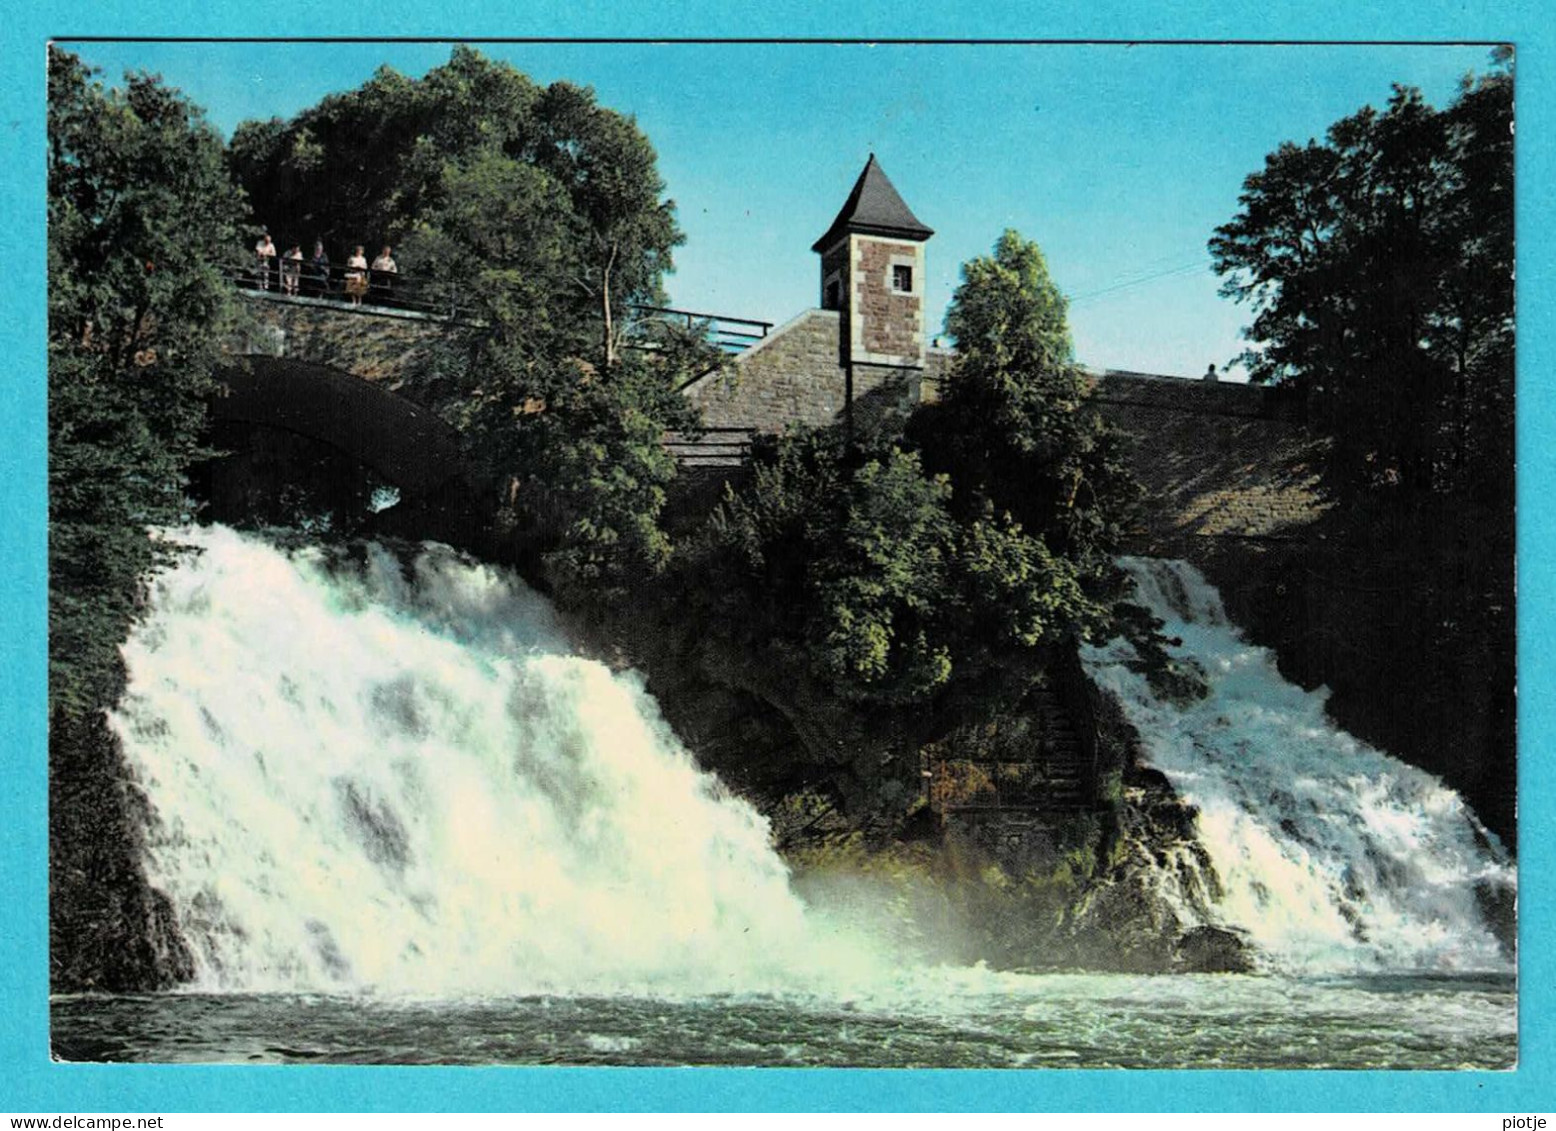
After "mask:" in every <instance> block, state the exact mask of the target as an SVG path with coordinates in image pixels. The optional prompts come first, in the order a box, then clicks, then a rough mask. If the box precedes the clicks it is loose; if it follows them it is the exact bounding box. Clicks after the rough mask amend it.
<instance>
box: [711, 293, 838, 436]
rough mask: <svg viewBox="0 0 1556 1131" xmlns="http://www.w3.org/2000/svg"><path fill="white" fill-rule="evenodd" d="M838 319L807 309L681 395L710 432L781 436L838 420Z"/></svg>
mask: <svg viewBox="0 0 1556 1131" xmlns="http://www.w3.org/2000/svg"><path fill="white" fill-rule="evenodd" d="M838 333H839V314H838V312H837V311H835V310H807V311H806V312H805V313H803V314H801V315H800V316H799V317H798V318H795V319H793V320H792V321H790V322H788V323H785V324H784V325H783V326H780V327H779V328H778V329H777V330H775V331H773V332H772V333H771V334H769V335H768V336H767V337H766V338H764V339H763V340H762V341H761V342H759V343H758V344H757V345H755V346H753V347H752V348H751V349H749V350H747V351H746V352H745V353H743V354H741V355H740V356H739V357H738V358H736V359H735V360H734V362H733V363H731V364H730V365H729V366H728V367H726V369H724V370H722V371H719V372H714V373H709V374H705V375H704V376H702V377H699V378H697V379H696V380H695V381H692V382H691V383H690V384H688V385H687V386H686V387H685V388H684V389H683V392H684V393H685V395H686V397H687V398H688V399H689V400H690V401H691V402H692V403H693V404H695V405H697V406H698V407H699V408H701V409H702V414H703V423H704V424H706V425H708V426H709V427H710V428H754V429H756V430H757V431H759V432H781V431H783V429H784V427H785V426H786V425H788V424H808V425H813V426H815V427H826V426H827V425H830V424H835V423H837V422H838V420H840V419H841V418H842V412H843V403H844V394H845V391H846V388H847V375H846V373H845V371H844V369H843V367H842V366H841V365H840V364H839V363H838Z"/></svg>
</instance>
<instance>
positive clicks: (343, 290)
mask: <svg viewBox="0 0 1556 1131" xmlns="http://www.w3.org/2000/svg"><path fill="white" fill-rule="evenodd" d="M226 274H227V277H228V279H229V280H230V281H231V282H232V283H233V285H234V286H236V287H238V288H239V289H240V290H246V291H253V292H257V293H261V294H269V295H274V296H276V297H279V298H286V299H311V300H313V301H315V302H328V303H332V304H337V305H340V306H342V307H346V308H348V309H354V308H359V307H372V308H375V309H377V310H394V311H407V312H411V313H415V314H420V315H424V316H428V317H437V318H448V319H458V318H459V317H460V315H461V304H460V296H459V292H458V288H457V286H455V285H454V284H451V283H449V282H445V281H443V280H431V279H427V278H422V277H417V276H415V275H404V274H401V273H399V272H398V271H375V270H373V269H372V268H371V267H368V268H366V269H365V270H364V269H363V268H360V267H351V266H348V265H347V264H344V263H329V262H318V261H315V260H313V259H312V258H305V259H288V258H286V257H285V256H275V257H273V258H267V259H263V260H262V259H260V258H259V257H257V256H256V257H255V258H253V259H251V260H249V261H248V262H247V263H233V264H228V265H227V267H226Z"/></svg>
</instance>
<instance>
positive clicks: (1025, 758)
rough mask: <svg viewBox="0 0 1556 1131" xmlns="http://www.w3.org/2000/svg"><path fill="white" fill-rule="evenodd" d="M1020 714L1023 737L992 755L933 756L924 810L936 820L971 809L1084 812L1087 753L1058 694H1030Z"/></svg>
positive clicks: (1088, 796)
mask: <svg viewBox="0 0 1556 1131" xmlns="http://www.w3.org/2000/svg"><path fill="white" fill-rule="evenodd" d="M1022 715H1023V716H1024V718H1025V720H1026V721H1027V723H1028V725H1029V728H1030V729H1029V730H1028V732H1027V733H1025V734H1023V735H1022V736H1021V737H1020V739H1019V740H1018V741H1013V742H1010V744H1009V745H1007V746H1005V748H1004V749H1001V750H998V752H997V753H995V752H991V754H990V755H989V756H988V757H979V758H954V757H952V758H938V759H934V760H932V761H931V763H930V765H929V767H928V769H929V799H930V806H931V807H932V808H933V809H934V810H935V811H936V812H938V813H939V814H941V816H942V817H945V816H948V815H950V814H954V813H963V812H969V811H973V810H982V811H1001V812H1028V813H1068V812H1075V811H1077V810H1082V809H1087V808H1090V806H1091V805H1092V803H1093V801H1094V798H1093V796H1092V782H1091V776H1092V775H1091V766H1090V755H1089V753H1088V751H1087V748H1086V744H1085V742H1084V741H1083V739H1082V736H1081V734H1080V731H1079V725H1078V723H1077V721H1076V719H1075V717H1074V715H1073V713H1072V712H1071V710H1070V709H1069V708H1068V707H1067V706H1066V705H1065V703H1064V701H1063V699H1062V698H1061V697H1060V695H1059V694H1058V693H1057V692H1055V691H1052V690H1047V689H1040V690H1035V691H1033V692H1031V693H1030V694H1029V695H1028V697H1027V700H1026V702H1025V704H1024V705H1023V709H1022Z"/></svg>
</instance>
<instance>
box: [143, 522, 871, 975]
mask: <svg viewBox="0 0 1556 1131" xmlns="http://www.w3.org/2000/svg"><path fill="white" fill-rule="evenodd" d="M167 536H168V537H172V538H174V539H175V540H176V541H178V542H179V543H182V544H184V545H187V546H189V547H190V548H191V551H192V552H191V553H190V554H189V555H187V556H186V557H185V559H184V560H183V561H182V562H181V563H180V564H179V565H178V567H177V568H175V569H173V570H170V571H168V572H166V573H163V574H162V575H160V576H158V577H157V578H156V579H155V582H154V587H153V593H152V600H151V606H150V613H149V615H148V617H147V618H146V620H145V621H144V622H143V623H142V624H141V625H140V626H139V627H138V628H137V629H136V631H135V632H134V634H133V635H132V637H131V639H130V640H129V642H128V643H127V645H126V646H125V658H126V662H127V665H128V668H129V690H128V692H127V694H126V697H125V699H124V700H123V702H122V704H121V706H120V707H119V709H118V710H117V712H116V713H115V715H114V718H113V724H114V726H115V727H116V729H117V731H118V733H119V735H120V737H121V739H122V741H123V743H124V748H125V751H126V754H127V757H128V758H129V761H130V764H131V766H132V767H133V770H134V772H135V775H136V777H137V779H138V782H139V785H140V786H141V787H142V789H143V790H144V792H145V795H146V797H147V801H148V809H149V812H150V821H149V830H148V841H149V843H148V858H147V861H146V864H147V869H148V873H149V878H150V880H151V882H152V884H153V885H154V886H156V887H157V888H159V889H161V890H162V891H164V892H166V893H167V895H168V896H169V897H170V899H171V900H172V902H173V905H174V908H175V910H176V913H177V916H178V921H179V924H180V929H181V930H182V931H183V933H184V935H185V937H186V939H187V941H188V942H189V944H190V945H191V947H192V948H193V950H194V952H195V956H196V962H197V967H198V979H197V983H196V984H197V986H198V987H200V988H208V989H243V990H268V989H288V990H311V989H330V990H338V989H345V990H379V991H388V992H411V993H442V994H446V993H456V994H457V993H463V992H494V991H497V992H505V993H523V992H548V991H573V992H588V991H591V990H600V991H603V990H631V989H637V990H640V991H642V990H653V991H655V992H662V991H665V990H672V991H682V990H696V991H712V990H720V989H730V988H741V989H749V988H752V987H764V986H788V985H792V984H793V982H794V979H795V977H796V975H795V970H796V968H799V969H802V970H804V969H812V970H815V969H820V968H822V967H825V966H827V965H828V964H829V963H830V964H832V965H833V966H834V967H835V966H837V965H838V964H840V963H844V962H846V961H848V960H849V957H848V947H847V946H845V945H843V944H841V943H840V942H839V940H837V939H830V940H824V939H820V938H818V936H817V932H816V930H815V929H814V928H813V926H812V925H810V924H808V923H807V922H806V916H805V912H804V909H803V907H802V905H801V904H800V902H799V901H798V900H797V898H796V897H795V896H794V895H793V894H792V893H791V892H790V890H789V886H788V876H787V872H786V869H785V867H784V865H783V863H782V862H781V861H780V860H779V858H778V857H777V856H776V855H775V854H774V853H773V851H772V850H771V848H770V847H769V844H768V828H767V825H766V823H765V822H764V821H763V819H762V818H761V817H760V816H759V815H758V814H757V813H756V812H755V811H754V810H753V809H752V808H751V807H750V806H748V805H747V804H745V803H744V802H742V801H739V800H737V799H735V798H733V797H731V796H729V795H728V794H727V793H726V792H725V791H724V790H723V788H722V787H721V786H720V785H719V783H718V782H717V781H716V780H715V779H714V778H712V777H711V776H709V775H707V774H705V773H703V772H702V771H700V770H699V769H698V768H697V766H696V765H695V764H694V762H693V760H692V759H691V757H690V756H689V755H688V754H687V752H686V751H685V750H684V749H683V748H682V747H681V746H680V745H679V743H678V742H677V741H676V739H675V738H674V736H673V735H672V734H671V732H670V730H669V728H668V727H667V726H666V724H665V723H664V722H663V720H662V719H661V718H660V716H659V713H658V711H657V708H656V707H655V705H654V703H653V701H652V699H651V698H650V697H649V696H648V695H647V694H645V692H644V689H643V686H642V683H641V681H640V679H639V678H638V677H636V676H635V675H633V674H630V673H627V674H617V673H612V672H611V671H609V670H608V669H607V668H605V667H604V666H602V665H601V664H599V663H596V662H593V661H591V660H587V659H584V658H581V657H579V656H577V655H576V654H574V652H573V649H572V648H571V647H570V646H569V644H568V642H567V638H566V633H565V632H564V630H563V628H562V626H561V625H560V624H559V623H558V621H557V619H556V617H555V615H554V614H553V613H552V612H551V610H550V608H549V606H548V605H547V604H546V603H545V602H544V601H543V600H542V599H541V598H540V597H538V596H537V595H536V594H534V593H533V592H532V591H530V590H529V589H528V588H527V587H525V586H524V585H523V583H522V582H520V581H518V580H517V579H516V578H514V577H512V576H511V575H508V574H506V573H504V572H502V571H499V570H495V569H492V568H489V567H485V566H481V565H476V564H472V563H470V562H469V561H468V560H466V559H463V558H461V557H460V556H459V555H457V554H455V553H454V552H453V551H450V550H448V549H447V548H443V547H437V546H430V545H429V546H426V547H422V548H421V549H420V550H419V552H417V553H416V554H415V555H414V559H413V560H410V561H406V562H402V559H401V557H400V556H397V555H395V554H393V553H391V552H390V551H389V550H386V549H384V548H382V547H379V546H375V545H370V546H367V547H366V548H364V549H363V550H361V551H360V552H358V553H356V554H354V555H348V554H345V553H344V552H342V551H335V552H334V553H333V554H331V553H329V552H326V551H324V550H321V549H316V548H315V549H304V550H294V551H290V552H288V551H283V550H281V549H278V548H276V547H275V546H272V545H270V544H267V543H266V542H265V541H263V540H261V539H259V538H257V537H253V536H248V535H241V534H238V533H236V532H234V531H231V530H228V529H225V528H222V527H209V528H198V529H185V530H179V531H175V532H171V533H170V534H168V535H167Z"/></svg>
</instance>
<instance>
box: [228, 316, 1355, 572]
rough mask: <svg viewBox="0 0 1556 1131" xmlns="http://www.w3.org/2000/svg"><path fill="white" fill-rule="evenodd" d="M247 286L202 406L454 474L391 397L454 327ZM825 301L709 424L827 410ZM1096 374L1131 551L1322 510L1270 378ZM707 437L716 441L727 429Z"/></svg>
mask: <svg viewBox="0 0 1556 1131" xmlns="http://www.w3.org/2000/svg"><path fill="white" fill-rule="evenodd" d="M247 297H248V298H249V301H250V305H251V307H252V309H253V312H254V314H255V315H256V321H257V329H256V330H255V332H253V333H252V334H251V335H250V336H249V337H248V338H247V339H246V340H244V341H241V342H235V343H233V347H232V349H231V353H232V354H233V363H232V365H230V366H229V367H228V369H227V371H226V372H225V374H224V377H223V384H224V385H225V386H226V395H225V396H222V397H219V398H217V400H216V401H215V402H214V404H213V415H214V416H215V417H216V419H218V420H229V421H244V422H250V423H256V424H263V425H266V426H270V427H275V428H279V429H283V430H286V431H290V432H295V433H298V434H301V435H304V436H307V437H310V438H311V439H314V440H318V441H322V442H325V443H329V444H331V445H333V446H335V447H337V448H338V449H340V450H341V451H343V452H345V453H346V454H348V455H349V456H350V457H351V458H353V459H356V460H357V461H359V462H360V463H362V464H363V465H364V466H366V467H368V468H370V469H372V470H373V471H374V473H375V474H377V475H379V476H381V477H382V478H383V479H385V480H386V481H388V482H390V483H393V484H394V485H395V486H396V487H398V488H400V490H401V491H402V493H404V494H407V495H410V496H415V497H422V496H431V495H436V494H438V493H440V492H444V491H448V490H450V489H454V490H459V489H463V487H464V486H465V485H467V483H468V477H467V474H466V472H465V469H464V468H463V466H462V465H461V463H460V458H459V444H458V437H457V435H456V434H455V433H454V431H453V429H451V428H449V427H448V426H447V425H445V424H443V423H442V421H440V420H439V419H438V418H437V417H436V416H434V415H433V414H432V413H430V412H428V411H427V410H425V409H423V408H420V407H419V406H417V405H415V404H413V403H411V402H410V401H409V400H408V399H406V398H404V397H401V396H397V395H395V394H396V391H397V390H398V389H399V388H400V387H401V385H402V384H403V382H404V381H405V379H406V377H407V375H408V374H409V373H410V372H411V371H412V370H413V369H414V367H415V366H417V365H418V364H419V363H421V362H422V361H423V360H425V359H426V357H427V356H428V353H429V351H430V350H431V348H432V347H433V345H434V343H435V342H436V341H437V340H438V339H439V338H441V337H443V336H446V335H448V334H457V333H459V332H461V331H460V329H459V328H458V327H457V326H450V325H449V324H447V323H445V322H443V321H441V320H438V319H432V318H427V317H425V316H420V315H415V314H408V313H395V312H377V313H360V312H355V311H352V310H349V309H346V308H343V307H341V306H339V305H337V304H332V303H327V302H309V301H308V300H285V299H280V298H278V297H275V296H269V295H255V294H253V293H252V292H249V293H248V295H247ZM828 313H829V312H826V311H812V312H810V314H809V315H808V316H807V315H802V316H801V317H800V318H798V319H796V320H795V321H794V322H791V323H790V324H788V325H787V326H784V327H781V328H780V329H779V330H778V331H777V332H776V333H774V334H773V335H770V336H769V337H768V338H766V339H765V340H763V341H762V342H761V348H760V349H753V350H751V351H749V358H747V357H744V356H741V357H737V358H736V360H735V364H734V366H733V367H732V369H733V375H732V377H730V378H728V379H720V380H719V382H718V392H717V394H716V395H710V390H709V389H708V388H706V387H705V386H704V385H702V384H699V383H694V384H693V385H692V386H690V387H689V388H688V395H690V396H692V397H693V399H694V400H696V401H697V402H698V403H699V405H700V406H701V407H702V408H703V411H704V413H705V415H706V416H707V418H708V421H709V423H710V425H713V426H716V427H726V428H727V427H728V426H730V425H732V424H733V423H735V422H737V421H738V422H741V423H745V422H747V421H750V422H755V424H756V426H757V427H758V428H763V427H772V428H778V427H781V426H782V423H783V421H781V420H778V419H776V418H773V419H769V417H772V416H773V410H774V409H775V407H778V406H776V405H775V404H774V403H773V397H772V390H773V389H774V388H781V389H783V390H784V391H785V392H786V396H785V397H784V398H779V399H780V400H781V401H782V408H783V410H784V411H783V413H782V415H783V416H784V417H785V418H786V419H801V420H805V421H806V422H808V423H828V422H832V421H834V420H836V419H839V409H838V404H837V403H836V402H837V401H838V393H839V390H837V389H833V388H831V385H832V384H834V383H837V382H834V381H832V380H831V379H830V378H831V374H830V372H829V367H830V368H831V369H835V368H836V354H835V349H836V347H835V344H834V343H833V342H832V340H831V337H830V336H829V335H828V334H826V333H812V332H810V331H811V330H812V329H813V328H812V327H810V326H809V325H808V322H807V318H808V319H809V320H810V321H814V320H816V319H818V318H819V319H825V318H826V317H827V315H828ZM834 317H835V316H834ZM823 329H827V328H825V327H824V328H823ZM833 333H834V334H835V328H833ZM813 353H814V354H815V355H816V356H815V357H811V356H809V355H810V354H813ZM949 362H950V357H949V355H947V354H942V353H935V352H932V353H931V354H930V355H929V356H928V357H927V358H926V365H925V369H924V372H923V379H922V384H923V389H924V391H925V393H926V394H927V395H932V390H933V387H934V385H935V383H936V381H937V379H938V378H940V377H941V376H942V375H943V373H944V371H945V369H946V367H947V366H948V365H949ZM801 372H807V373H810V374H815V375H816V376H815V378H814V379H813V380H811V381H810V382H809V385H810V391H809V393H808V395H807V392H806V391H805V389H804V386H803V384H802V383H801V382H800V381H798V380H796V379H795V375H796V374H799V373H801ZM775 374H776V376H775ZM1095 380H1096V389H1095V392H1096V398H1095V403H1096V404H1097V406H1098V409H1099V411H1101V412H1102V413H1104V414H1105V415H1106V416H1107V417H1108V419H1110V420H1112V421H1113V422H1114V423H1115V424H1117V425H1118V426H1119V427H1121V428H1122V429H1123V430H1124V431H1126V432H1128V433H1130V434H1131V435H1133V436H1134V437H1135V438H1136V439H1137V440H1138V441H1139V442H1138V443H1137V444H1136V445H1135V446H1134V456H1133V460H1134V466H1133V469H1134V472H1135V474H1136V476H1137V478H1138V479H1139V480H1140V481H1141V483H1142V484H1143V485H1144V486H1145V488H1146V501H1145V506H1144V507H1143V508H1142V512H1141V522H1140V524H1139V526H1138V527H1137V529H1135V530H1134V531H1132V532H1131V536H1130V545H1129V547H1128V548H1129V549H1130V550H1131V552H1135V553H1141V554H1150V555H1156V556H1171V557H1185V558H1188V559H1189V560H1191V561H1196V562H1198V561H1202V560H1204V561H1211V560H1215V559H1218V558H1224V557H1226V556H1227V555H1234V556H1237V555H1241V554H1244V553H1247V552H1251V551H1254V550H1256V549H1257V548H1258V547H1260V546H1264V545H1270V544H1278V543H1289V542H1300V541H1302V540H1304V539H1305V538H1306V537H1307V536H1308V532H1309V530H1310V528H1311V527H1312V526H1313V524H1314V523H1315V522H1316V521H1317V520H1318V519H1320V518H1321V517H1322V515H1323V514H1324V512H1325V510H1326V509H1327V505H1326V503H1325V502H1324V500H1323V497H1322V494H1321V492H1320V489H1319V473H1320V467H1321V463H1322V456H1323V450H1322V445H1321V443H1320V442H1319V441H1317V440H1315V439H1314V438H1313V437H1312V435H1311V434H1310V433H1309V432H1308V430H1307V428H1306V427H1305V425H1304V424H1303V421H1302V418H1301V413H1300V405H1298V404H1296V403H1294V402H1292V401H1290V400H1288V399H1286V398H1284V397H1282V396H1281V395H1280V394H1279V393H1278V392H1277V391H1275V390H1270V389H1262V388H1254V387H1250V386H1247V385H1236V384H1230V383H1219V384H1213V383H1206V382H1202V381H1195V380H1186V379H1180V378H1171V377H1162V376H1157V375H1151V374H1142V373H1129V372H1122V371H1117V370H1110V371H1107V372H1104V373H1100V374H1098V375H1096V378H1095ZM791 402H792V403H791ZM812 417H814V418H815V419H814V420H813V419H811V418H812ZM715 435H717V436H718V437H720V439H718V440H717V442H718V443H720V444H724V443H727V440H726V439H724V437H727V436H728V432H727V431H726V432H719V433H716V434H715Z"/></svg>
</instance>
